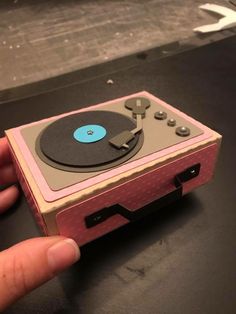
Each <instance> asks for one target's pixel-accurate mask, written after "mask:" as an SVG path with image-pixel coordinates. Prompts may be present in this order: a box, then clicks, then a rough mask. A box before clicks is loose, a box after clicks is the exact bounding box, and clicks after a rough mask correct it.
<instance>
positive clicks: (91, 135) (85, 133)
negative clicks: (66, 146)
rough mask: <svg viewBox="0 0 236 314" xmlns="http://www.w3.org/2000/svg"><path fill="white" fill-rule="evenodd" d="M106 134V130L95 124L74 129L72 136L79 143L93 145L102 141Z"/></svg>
mask: <svg viewBox="0 0 236 314" xmlns="http://www.w3.org/2000/svg"><path fill="white" fill-rule="evenodd" d="M106 134H107V131H106V129H105V128H104V127H103V126H101V125H97V124H87V125H84V126H81V127H80V128H78V129H76V130H75V132H74V134H73V136H74V139H75V140H76V141H78V142H80V143H94V142H98V141H100V140H101V139H103V138H104V137H105V136H106Z"/></svg>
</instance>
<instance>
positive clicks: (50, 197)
mask: <svg viewBox="0 0 236 314" xmlns="http://www.w3.org/2000/svg"><path fill="white" fill-rule="evenodd" d="M135 96H139V97H140V96H146V97H149V98H150V99H152V100H154V101H157V102H159V103H160V104H161V105H162V106H165V107H166V108H168V109H169V110H171V111H173V112H175V113H177V114H178V115H180V116H182V117H183V118H185V119H186V120H188V121H189V122H191V123H193V124H195V125H196V126H197V127H199V128H200V129H202V130H203V131H204V134H202V135H200V136H197V137H195V138H192V139H190V140H189V141H185V142H182V143H180V144H176V145H174V146H172V147H169V148H166V149H164V150H162V151H160V152H157V153H154V154H151V155H148V156H146V157H143V158H141V159H139V160H136V161H133V162H130V163H128V164H125V165H122V166H120V167H118V168H115V169H112V170H109V171H107V172H105V173H102V174H100V175H97V176H96V177H93V178H91V179H88V180H86V181H83V182H81V183H77V184H75V185H73V186H70V187H67V188H64V189H62V190H60V191H52V190H51V189H50V187H49V186H48V184H47V182H46V180H45V179H44V177H43V175H42V173H41V171H40V169H39V167H38V165H37V163H36V162H35V160H34V158H33V156H32V154H31V152H30V150H29V149H28V147H27V145H26V143H25V142H24V139H23V137H22V135H21V133H20V131H21V130H22V129H23V128H25V127H28V126H31V125H35V124H38V123H42V122H47V121H53V120H55V119H58V118H62V117H65V116H68V115H70V114H73V113H77V112H83V111H89V110H93V109H94V108H99V107H101V106H104V105H107V104H110V103H116V102H118V101H123V100H125V99H127V98H129V97H135ZM12 132H13V136H14V138H15V140H16V142H17V144H18V145H19V148H20V150H21V151H22V152H23V155H24V158H25V160H26V162H27V165H28V166H29V168H30V171H31V173H32V174H33V176H34V177H35V178H37V185H38V187H39V189H40V191H41V193H42V195H43V197H44V199H45V200H46V201H48V202H53V201H55V200H57V199H60V198H63V197H65V196H67V195H69V194H73V193H75V192H79V191H81V190H84V189H86V188H88V187H90V186H92V185H95V184H97V183H100V182H102V181H104V180H107V179H109V178H112V177H114V176H117V175H119V174H121V173H123V172H127V171H129V170H130V169H134V168H136V167H139V166H141V165H143V164H145V163H149V162H151V161H153V160H155V159H159V158H161V157H163V156H165V155H168V154H171V153H173V152H175V151H177V150H180V149H183V148H186V147H188V146H190V145H193V144H196V143H198V142H200V141H204V140H205V139H207V138H209V137H210V136H211V130H210V129H209V128H207V127H206V126H204V125H203V124H201V123H200V122H198V121H196V120H194V119H193V118H191V117H189V116H187V115H186V114H184V113H182V112H181V111H179V110H178V109H175V108H173V107H172V106H170V105H168V104H167V103H165V102H163V101H162V100H160V99H158V98H156V97H154V96H152V95H151V94H149V93H147V92H140V93H136V94H133V95H129V96H126V97H122V98H119V99H115V100H113V101H108V102H105V103H102V104H99V105H95V106H92V107H89V108H84V109H80V110H76V111H72V112H69V113H65V114H61V115H58V116H55V117H51V118H47V119H44V120H41V121H37V122H33V123H30V124H27V125H24V126H21V127H18V128H15V129H13V130H12Z"/></svg>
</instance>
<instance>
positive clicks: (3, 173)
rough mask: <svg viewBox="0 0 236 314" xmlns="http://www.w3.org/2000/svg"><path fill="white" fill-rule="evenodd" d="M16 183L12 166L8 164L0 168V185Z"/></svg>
mask: <svg viewBox="0 0 236 314" xmlns="http://www.w3.org/2000/svg"><path fill="white" fill-rule="evenodd" d="M14 182H17V177H16V173H15V169H14V167H13V165H11V164H9V165H7V166H4V167H2V168H0V185H3V184H11V183H14Z"/></svg>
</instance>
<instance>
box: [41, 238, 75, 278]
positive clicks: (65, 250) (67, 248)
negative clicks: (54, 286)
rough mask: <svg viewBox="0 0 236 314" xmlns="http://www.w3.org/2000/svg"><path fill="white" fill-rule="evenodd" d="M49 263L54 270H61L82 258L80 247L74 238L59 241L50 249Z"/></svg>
mask: <svg viewBox="0 0 236 314" xmlns="http://www.w3.org/2000/svg"><path fill="white" fill-rule="evenodd" d="M47 257H48V264H49V266H50V268H51V270H52V271H53V272H55V273H56V272H59V271H61V270H63V269H66V268H67V267H69V266H70V265H72V264H74V263H75V262H77V261H78V259H79V258H80V251H79V247H78V245H77V244H76V242H75V241H74V240H72V239H65V240H62V241H60V242H57V243H56V244H54V245H53V246H51V247H50V248H49V249H48V252H47Z"/></svg>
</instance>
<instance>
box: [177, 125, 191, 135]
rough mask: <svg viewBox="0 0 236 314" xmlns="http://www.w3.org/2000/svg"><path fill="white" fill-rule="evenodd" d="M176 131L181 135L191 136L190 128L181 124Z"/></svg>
mask: <svg viewBox="0 0 236 314" xmlns="http://www.w3.org/2000/svg"><path fill="white" fill-rule="evenodd" d="M175 133H176V134H177V135H179V136H189V135H190V129H189V128H187V127H186V126H179V127H178V128H176V130H175Z"/></svg>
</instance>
